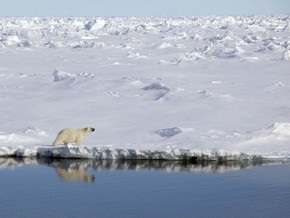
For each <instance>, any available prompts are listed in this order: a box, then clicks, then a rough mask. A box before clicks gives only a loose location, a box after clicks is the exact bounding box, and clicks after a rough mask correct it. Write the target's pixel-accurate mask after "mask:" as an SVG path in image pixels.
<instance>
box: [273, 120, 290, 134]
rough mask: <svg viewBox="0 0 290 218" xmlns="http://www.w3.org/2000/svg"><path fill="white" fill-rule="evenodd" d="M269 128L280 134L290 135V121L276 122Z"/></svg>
mask: <svg viewBox="0 0 290 218" xmlns="http://www.w3.org/2000/svg"><path fill="white" fill-rule="evenodd" d="M269 130H270V131H271V132H272V133H274V134H277V135H279V136H285V137H290V123H274V124H273V125H271V126H270V127H269Z"/></svg>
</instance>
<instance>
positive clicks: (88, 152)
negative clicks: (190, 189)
mask: <svg viewBox="0 0 290 218" xmlns="http://www.w3.org/2000/svg"><path fill="white" fill-rule="evenodd" d="M0 157H51V158H84V159H103V160H115V159H125V160H134V159H135V160H137V159H140V160H191V161H197V162H198V161H263V160H288V159H290V156H289V155H287V154H285V155H283V154H275V155H273V154H272V155H260V154H247V153H243V152H238V151H228V150H223V149H214V148H212V149H204V150H203V149H168V150H136V149H115V148H98V147H88V146H57V147H33V148H25V147H21V146H19V147H1V148H0Z"/></svg>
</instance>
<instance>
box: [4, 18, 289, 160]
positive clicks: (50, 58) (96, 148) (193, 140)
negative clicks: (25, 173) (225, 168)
mask: <svg viewBox="0 0 290 218" xmlns="http://www.w3.org/2000/svg"><path fill="white" fill-rule="evenodd" d="M289 23H290V18H289V16H287V15H272V16H270V15H268V16H258V15H255V16H236V17H233V16H209V17H112V18H108V17H107V18H102V17H96V18H93V17H91V18H81V17H72V18H68V17H67V18H61V17H51V18H39V17H24V18H21V17H15V18H14V17H2V18H0V114H1V122H0V156H52V157H78V158H79V157H83V158H97V159H99V158H101V159H118V158H127V159H136V158H137V159H171V160H172V159H190V158H199V159H211V160H218V159H226V160H233V159H234V160H241V159H253V158H256V157H259V158H266V159H279V160H281V159H289V157H290V147H289V146H290V95H289V93H290V83H289V81H290V76H289V69H290V38H289V31H290V27H289ZM83 127H94V128H95V129H96V131H95V133H94V134H90V135H88V136H87V137H86V138H85V140H84V142H83V146H82V147H81V148H78V147H75V146H74V145H69V146H58V147H55V148H52V146H51V144H52V142H53V141H54V139H55V137H56V135H57V133H58V132H59V131H60V130H61V129H64V128H83Z"/></svg>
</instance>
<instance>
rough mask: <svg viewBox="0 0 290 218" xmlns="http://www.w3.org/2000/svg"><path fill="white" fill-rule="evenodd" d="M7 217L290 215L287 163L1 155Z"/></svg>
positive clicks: (2, 207)
mask: <svg viewBox="0 0 290 218" xmlns="http://www.w3.org/2000/svg"><path fill="white" fill-rule="evenodd" d="M0 194H1V197H0V199H1V203H0V217H44V218H45V217H102V218H106V217H119V218H121V217H166V218H168V217H178V218H180V217H199V218H200V217H207V218H208V217H215V218H216V217H223V218H226V217H263V218H265V217H280V218H283V217H285V218H286V217H289V216H290V203H289V202H290V165H289V164H287V163H264V164H262V163H259V164H252V163H246V162H243V163H237V162H230V163H216V162H205V163H189V162H179V161H173V162H171V161H100V160H78V159H74V160H68V159H15V158H0Z"/></svg>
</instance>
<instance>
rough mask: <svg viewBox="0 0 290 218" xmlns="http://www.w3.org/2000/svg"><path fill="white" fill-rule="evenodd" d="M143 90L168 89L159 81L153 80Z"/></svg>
mask: <svg viewBox="0 0 290 218" xmlns="http://www.w3.org/2000/svg"><path fill="white" fill-rule="evenodd" d="M143 90H165V91H169V90H170V89H169V88H168V87H167V86H166V85H164V84H163V83H162V82H161V81H157V82H153V83H152V84H150V85H148V86H145V87H144V88H143Z"/></svg>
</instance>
